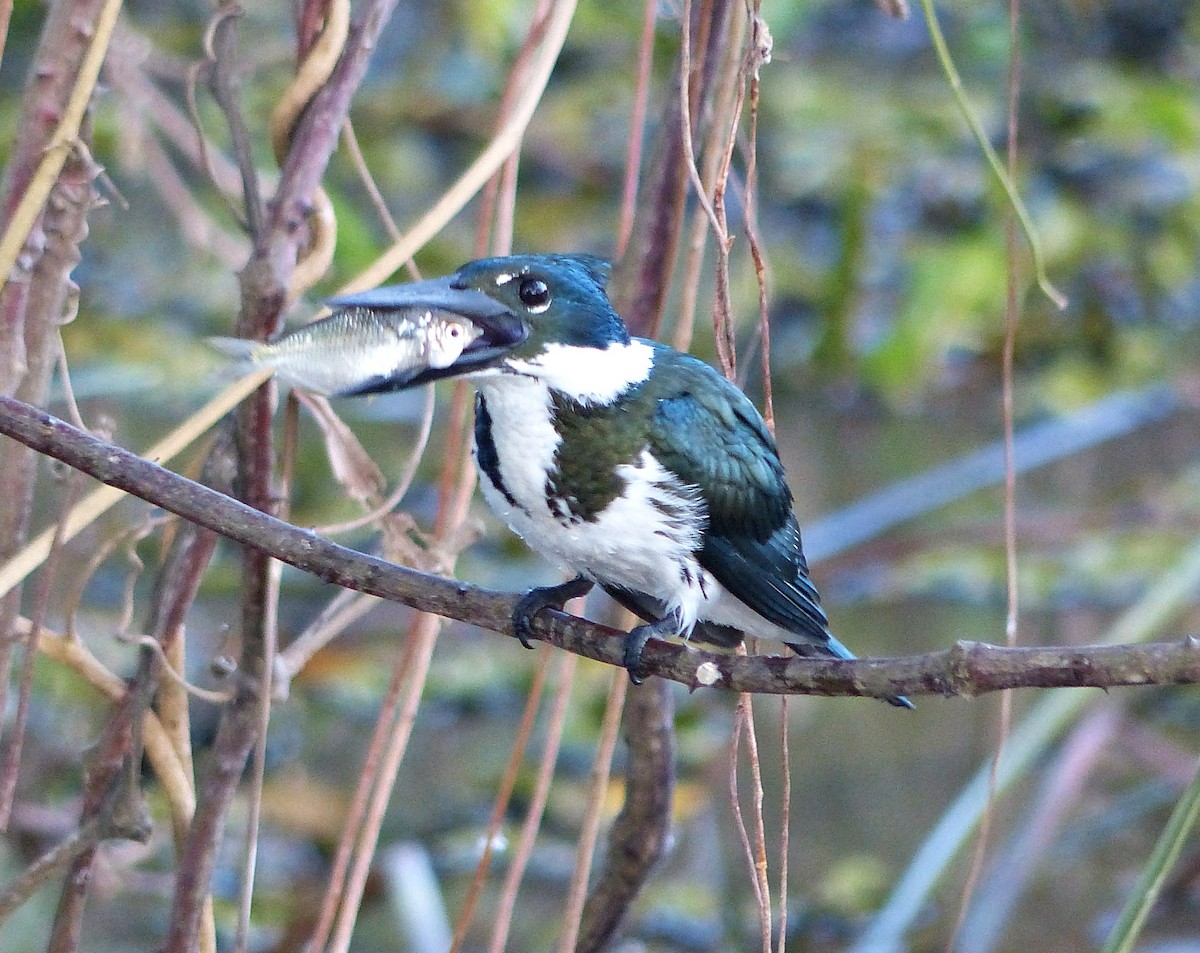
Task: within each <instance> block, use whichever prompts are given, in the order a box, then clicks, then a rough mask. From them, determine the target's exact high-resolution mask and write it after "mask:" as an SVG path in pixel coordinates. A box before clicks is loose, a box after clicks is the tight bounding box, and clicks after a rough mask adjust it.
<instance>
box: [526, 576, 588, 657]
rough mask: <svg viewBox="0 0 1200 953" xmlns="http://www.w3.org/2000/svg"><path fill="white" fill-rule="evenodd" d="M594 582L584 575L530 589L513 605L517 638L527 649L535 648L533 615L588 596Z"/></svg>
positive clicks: (559, 607)
mask: <svg viewBox="0 0 1200 953" xmlns="http://www.w3.org/2000/svg"><path fill="white" fill-rule="evenodd" d="M592 586H593V583H592V581H591V580H590V579H585V578H584V577H583V576H576V577H575V578H574V579H568V580H567V581H566V582H562V583H559V584H558V585H557V586H540V587H538V588H536V589H530V590H529V591H528V592H527V593H525V595H523V596H521V598H520V599H518V600H517V604H516V605H515V606H514V607H513V615H512V622H513V629H514V630H515V632H516V636H517V640H518V641H519V642H520V643H521V644H522V645H523V646H525V648H527V649H531V648H533V643H532V641H531V640H532V638H533V617H534V616H535V615H537V614H538V613H539V612H541V611H542V610H543V609H558V610H559V611H560V612H561V611H562V608H563V606H564V605H566V604H567V602H568V600H570V599H575V598H578V597H579V596H586V595H587V594H588V593H589V592H591V590H592Z"/></svg>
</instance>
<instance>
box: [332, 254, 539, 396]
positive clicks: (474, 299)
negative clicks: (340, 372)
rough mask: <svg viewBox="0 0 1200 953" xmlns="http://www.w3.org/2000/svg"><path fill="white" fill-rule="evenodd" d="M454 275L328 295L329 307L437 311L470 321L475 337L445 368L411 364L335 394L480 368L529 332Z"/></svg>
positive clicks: (413, 382)
mask: <svg viewBox="0 0 1200 953" xmlns="http://www.w3.org/2000/svg"><path fill="white" fill-rule="evenodd" d="M460 280H461V279H459V278H458V276H457V275H447V276H446V277H443V278H431V279H427V280H425V281H413V282H409V283H408V284H403V285H384V286H383V287H380V288H372V289H371V290H370V291H362V292H359V293H357V294H352V295H343V296H341V297H338V298H332V299H330V300H329V302H328V304H329V305H330V306H331V307H334V308H370V309H373V310H377V311H399V310H406V309H411V308H416V309H421V310H429V311H435V312H437V311H440V312H442V313H443V314H452V315H456V316H458V317H460V318H465V319H466V320H468V321H470V322H471V323H472V324H473V325H475V327H476V328H478V329H479V331H480V334H479V337H477V338H475V339H474V340H473V341H471V343H470V344H468V345H467V346H466V347H465V348H463V351H462V353H461V354H460V355H459V356H458V357H457V358H456V359H455V360H454V361H453V363H451V364H448V365H447V366H445V367H424V368H420V367H418V368H414V369H413V370H412V371H411V372H409V373H405V374H403V375H399V376H394V377H389V378H387V379H386V380H379V381H372V382H370V383H368V384H366V385H364V386H363V387H360V388H356V389H354V390H353V391H347V392H344V393H343V394H341V395H340V396H346V397H349V396H357V395H365V394H378V393H382V392H384V391H393V390H404V389H405V388H408V387H416V386H418V385H420V384H427V383H429V382H430V381H436V380H441V379H442V378H445V377H457V376H459V375H462V374H470V373H472V372H474V371H479V370H483V369H484V368H487V367H490V366H492V365H494V364H496V363H498V362H499V361H500V360H501V359H503V357H504V356H505V355H506V354H508V352H509V351H511V350H512V349H513V348H514V347H516V346H517V345H518V344H520V343H522V342H523V341H524V340H525V339H526V338H527V337H528V336H529V326H528V325H527V324H526V323H525V322H524V321H523V320H522V319H521V318H520V317H518V316H517V315H516V314H514V313H513V312H512V311H511V310H510V309H509V308H508V307H506V306H505V305H504V304H502V303H501V302H499V301H497V300H496V299H495V298H492V297H490V296H489V295H486V294H484V293H483V292H482V291H477V290H475V289H474V288H468V287H466V286H465V285H462V284H461V283H459V282H460Z"/></svg>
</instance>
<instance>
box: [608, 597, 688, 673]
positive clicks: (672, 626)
mask: <svg viewBox="0 0 1200 953" xmlns="http://www.w3.org/2000/svg"><path fill="white" fill-rule="evenodd" d="M678 634H679V617H678V615H677V614H676V613H675V612H668V613H667V614H666V615H665V616H663V617H662V618H661V619H659V620H658V621H657V622H647V623H646V624H645V625H639V626H637V627H636V628H633V629H630V630H629V633H628V634H627V635H626V636H625V652H624V655H623V656H622V658H621V664H623V665H624V666H625V671H627V672H628V673H629V681H631V682H632V683H633V684H634V685H641V684H642V682H643V681H644V676H643V674H642V650H643V649H644V648H645V647H646V643H647V642H649V641H650V639H651V638H652V637H653V638H659V639H665V638H667V637H669V636H671V635H678Z"/></svg>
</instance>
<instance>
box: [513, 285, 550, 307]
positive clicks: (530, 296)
mask: <svg viewBox="0 0 1200 953" xmlns="http://www.w3.org/2000/svg"><path fill="white" fill-rule="evenodd" d="M517 296H518V297H519V298H520V299H521V303H522V304H523V305H525V307H527V308H528V309H529V310H530V311H533V312H540V311H545V310H546V309H547V308H548V307H550V288H549V286H547V284H546V282H544V281H542V279H541V278H526V279H525V280H524V281H522V282H521V287H520V288H518V289H517Z"/></svg>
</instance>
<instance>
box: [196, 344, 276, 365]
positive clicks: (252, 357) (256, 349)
mask: <svg viewBox="0 0 1200 953" xmlns="http://www.w3.org/2000/svg"><path fill="white" fill-rule="evenodd" d="M204 340H205V343H207V344H208V345H209V346H210V347H214V348H216V349H217V350H218V351H220V352H221V353H222V354H224V355H225V356H226V357H231V358H233V359H234V360H235V361H238V362H240V363H244V364H257V363H259V361H260V359H261V357H262V352H261V350H260V349H261V347H262V343H261V342H260V341H251V340H249V339H248V338H225V337H211V338H205V339H204Z"/></svg>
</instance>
